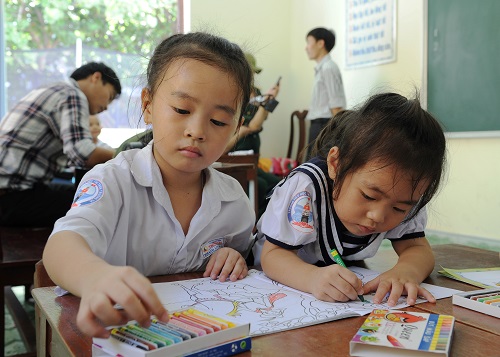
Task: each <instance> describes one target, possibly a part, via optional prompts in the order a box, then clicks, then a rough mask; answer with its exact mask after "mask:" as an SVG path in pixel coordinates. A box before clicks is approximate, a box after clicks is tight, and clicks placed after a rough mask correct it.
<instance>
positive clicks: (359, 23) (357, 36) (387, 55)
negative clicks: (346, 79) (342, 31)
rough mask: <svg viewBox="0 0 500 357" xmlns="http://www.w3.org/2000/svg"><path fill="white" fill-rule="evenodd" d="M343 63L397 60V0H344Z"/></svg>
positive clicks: (352, 65)
mask: <svg viewBox="0 0 500 357" xmlns="http://www.w3.org/2000/svg"><path fill="white" fill-rule="evenodd" d="M346 11H347V14H346V19H347V21H346V26H347V28H346V67H347V69H353V68H359V67H366V66H375V65H379V64H383V63H388V62H393V61H395V60H396V0H346Z"/></svg>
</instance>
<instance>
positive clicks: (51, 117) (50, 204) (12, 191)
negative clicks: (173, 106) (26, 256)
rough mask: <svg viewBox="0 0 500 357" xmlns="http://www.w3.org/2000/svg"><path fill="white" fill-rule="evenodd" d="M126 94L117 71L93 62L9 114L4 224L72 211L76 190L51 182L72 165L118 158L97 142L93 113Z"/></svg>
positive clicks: (0, 148) (2, 138) (2, 131)
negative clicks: (92, 130) (91, 119)
mask: <svg viewBox="0 0 500 357" xmlns="http://www.w3.org/2000/svg"><path fill="white" fill-rule="evenodd" d="M120 93H121V84H120V80H119V79H118V77H117V76H116V74H115V72H114V71H113V70H112V69H111V68H109V67H108V66H106V65H105V64H104V63H97V62H90V63H87V64H85V65H83V66H81V67H79V68H77V69H76V70H75V71H74V72H73V73H72V74H71V76H70V79H69V82H60V83H54V84H51V85H49V86H46V87H42V88H39V89H35V90H33V91H31V92H30V93H28V94H27V95H26V96H25V97H24V98H22V99H21V100H20V101H19V103H17V104H16V105H15V106H14V107H13V108H12V109H11V110H10V111H9V112H8V113H7V114H6V116H5V117H4V118H3V119H2V121H1V122H0V225H5V226H24V227H27V226H50V225H52V224H53V223H54V222H55V221H56V220H57V219H58V218H60V217H62V216H64V215H65V214H66V212H67V211H68V209H69V208H70V206H71V203H72V201H73V196H74V188H72V189H66V190H64V189H60V188H56V187H52V186H50V182H51V181H52V179H53V177H54V175H55V174H56V173H57V172H59V171H62V170H63V169H64V168H66V167H68V166H75V167H86V168H91V167H92V166H94V165H96V164H98V163H101V162H105V161H107V160H109V159H111V158H112V157H113V151H111V150H107V149H105V148H100V147H97V146H96V144H94V143H93V141H92V136H91V134H90V130H89V116H90V115H91V114H97V113H100V112H102V111H104V110H106V108H107V106H108V105H109V104H110V103H111V102H112V101H113V100H114V99H115V98H116V97H117V96H118V95H120Z"/></svg>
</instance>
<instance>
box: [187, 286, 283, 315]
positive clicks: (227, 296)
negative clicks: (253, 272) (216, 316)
mask: <svg viewBox="0 0 500 357" xmlns="http://www.w3.org/2000/svg"><path fill="white" fill-rule="evenodd" d="M211 282H212V281H211ZM213 282H215V284H214V285H213V286H210V284H209V286H208V287H207V286H205V285H206V284H203V283H199V284H195V285H193V286H191V287H190V288H188V287H186V286H184V285H180V287H182V288H183V289H184V290H185V291H186V292H187V293H188V294H189V296H190V299H191V300H192V301H193V303H192V304H186V305H184V306H183V308H186V307H195V306H197V305H201V306H203V307H204V308H205V309H208V310H211V311H221V310H224V313H225V314H226V315H228V316H241V314H242V313H243V312H249V313H254V314H259V315H260V317H261V318H274V317H278V316H281V315H282V310H281V309H275V306H274V304H275V302H276V301H278V300H280V299H283V298H285V297H286V296H287V295H286V294H285V293H283V292H279V291H269V290H267V289H266V290H264V291H262V290H263V289H259V288H257V287H254V286H252V285H247V284H231V283H227V284H224V285H222V286H221V285H220V284H217V281H216V280H215V281H213ZM259 290H261V291H259Z"/></svg>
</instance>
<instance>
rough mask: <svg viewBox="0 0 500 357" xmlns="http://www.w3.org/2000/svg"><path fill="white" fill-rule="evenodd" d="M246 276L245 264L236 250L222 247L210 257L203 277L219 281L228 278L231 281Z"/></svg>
mask: <svg viewBox="0 0 500 357" xmlns="http://www.w3.org/2000/svg"><path fill="white" fill-rule="evenodd" d="M247 274H248V267H247V263H246V262H245V259H244V258H243V256H242V255H241V254H240V252H238V251H237V250H235V249H233V248H229V247H224V248H221V249H219V250H217V251H216V252H215V253H213V254H212V255H211V256H210V260H209V261H208V264H207V267H206V269H205V272H204V273H203V276H204V277H208V276H209V277H210V278H212V279H214V280H215V279H217V276H218V277H219V281H226V279H227V278H228V277H229V279H230V280H231V281H236V280H238V279H243V278H244V277H245V276H247Z"/></svg>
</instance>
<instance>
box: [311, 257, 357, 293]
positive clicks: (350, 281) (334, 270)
mask: <svg viewBox="0 0 500 357" xmlns="http://www.w3.org/2000/svg"><path fill="white" fill-rule="evenodd" d="M309 281H310V288H309V290H308V291H310V292H311V293H312V294H313V295H314V297H315V298H317V299H320V300H323V301H349V300H358V295H362V294H363V282H362V281H361V280H360V279H359V278H358V277H357V276H356V274H354V273H353V272H352V271H350V270H349V269H347V268H344V267H342V266H340V265H338V264H334V265H330V266H327V267H322V268H315V269H313V270H312V274H310V279H309Z"/></svg>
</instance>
